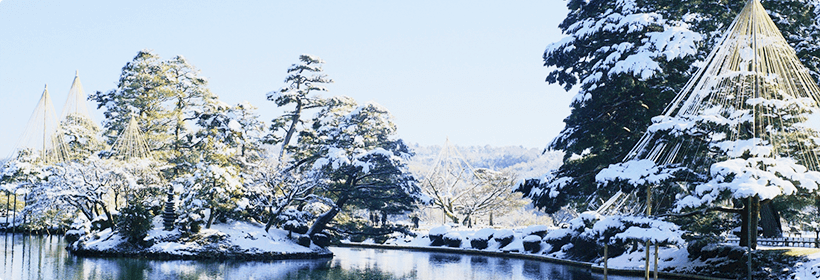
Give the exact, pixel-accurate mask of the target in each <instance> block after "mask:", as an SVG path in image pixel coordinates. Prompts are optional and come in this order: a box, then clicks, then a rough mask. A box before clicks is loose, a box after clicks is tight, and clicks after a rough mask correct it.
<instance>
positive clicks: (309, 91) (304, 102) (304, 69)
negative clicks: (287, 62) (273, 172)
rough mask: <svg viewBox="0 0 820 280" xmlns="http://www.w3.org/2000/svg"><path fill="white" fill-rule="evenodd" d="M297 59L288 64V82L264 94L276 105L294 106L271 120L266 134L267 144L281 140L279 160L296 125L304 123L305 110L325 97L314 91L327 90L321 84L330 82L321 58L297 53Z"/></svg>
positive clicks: (295, 133) (294, 131)
mask: <svg viewBox="0 0 820 280" xmlns="http://www.w3.org/2000/svg"><path fill="white" fill-rule="evenodd" d="M299 61H300V62H299V63H295V64H293V65H291V66H290V68H288V74H289V75H288V76H287V78H285V83H288V85H287V86H285V87H283V88H281V89H279V90H278V91H272V92H269V93H268V94H267V97H268V100H270V101H273V102H276V106H279V107H282V106H288V105H291V104H293V106H294V108H293V110H292V111H288V112H286V113H285V114H284V115H281V116H279V117H277V118H275V119H273V120H272V122H271V127H270V134H268V135H267V136H266V142H267V143H269V144H279V143H282V147H281V150H280V152H279V158H278V160H279V162H282V160H283V157H284V155H285V151H286V150H287V146H288V145H289V144H290V140H291V139H292V138H293V136H294V135H297V132H298V130H299V128H298V127H297V125H300V124H302V123H303V120H302V114H303V113H304V111H305V110H308V109H313V108H318V107H321V106H323V105H324V99H322V97H320V96H318V95H316V93H317V92H323V91H327V88H325V87H324V85H323V84H328V83H333V80H331V79H329V78H328V77H327V75H326V74H324V72H323V71H322V64H324V63H325V61H324V60H322V59H321V58H319V57H317V56H313V55H309V54H303V55H300V56H299Z"/></svg>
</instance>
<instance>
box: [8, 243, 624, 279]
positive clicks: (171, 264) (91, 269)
mask: <svg viewBox="0 0 820 280" xmlns="http://www.w3.org/2000/svg"><path fill="white" fill-rule="evenodd" d="M0 235H3V236H2V237H0V242H2V243H3V244H0V248H2V249H3V253H2V254H0V264H1V265H2V267H0V279H2V280H9V279H21V280H28V279H38V280H39V279H92V280H97V279H100V280H102V279H106V280H107V279H150V280H162V279H373V280H388V279H391V280H392V279H448V280H457V279H503V280H518V279H521V280H528V279H559V280H560V279H603V277H602V276H601V275H598V274H591V273H590V272H589V271H587V270H584V269H581V268H576V267H567V266H561V265H557V264H551V263H544V262H539V261H534V260H520V259H510V258H500V257H487V256H473V255H459V254H448V253H429V252H417V251H402V250H379V249H360V248H331V250H332V251H333V253H334V254H335V257H334V258H333V259H320V260H284V261H244V262H236V261H221V262H219V261H183V260H176V261H158V260H144V259H131V258H79V257H76V256H73V255H71V254H69V253H68V252H67V251H66V250H65V249H64V247H65V242H64V241H63V240H62V238H60V237H57V236H53V237H38V236H24V235H19V234H16V235H12V234H2V233H0ZM610 279H613V280H615V279H619V280H626V279H630V280H632V279H640V278H630V277H610Z"/></svg>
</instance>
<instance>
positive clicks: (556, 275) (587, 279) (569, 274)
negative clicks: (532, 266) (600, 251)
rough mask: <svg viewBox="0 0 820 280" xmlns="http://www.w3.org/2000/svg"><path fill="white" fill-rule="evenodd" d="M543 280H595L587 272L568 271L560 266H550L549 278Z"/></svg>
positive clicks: (578, 270)
mask: <svg viewBox="0 0 820 280" xmlns="http://www.w3.org/2000/svg"><path fill="white" fill-rule="evenodd" d="M610 278H611V276H610ZM544 279H578V280H591V279H596V278H594V277H592V274H591V273H589V271H585V270H581V269H570V268H568V267H561V266H552V268H551V269H550V271H549V277H546V278H544Z"/></svg>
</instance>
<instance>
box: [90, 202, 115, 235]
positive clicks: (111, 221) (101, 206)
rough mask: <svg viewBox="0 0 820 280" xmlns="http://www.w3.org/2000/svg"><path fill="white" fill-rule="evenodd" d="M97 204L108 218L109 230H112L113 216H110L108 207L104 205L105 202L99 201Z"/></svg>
mask: <svg viewBox="0 0 820 280" xmlns="http://www.w3.org/2000/svg"><path fill="white" fill-rule="evenodd" d="M97 204H99V205H100V208H102V210H103V213H105V217H106V218H108V228H110V229H111V231H114V217H112V216H111V212H108V208H106V207H105V204H102V203H99V202H98V203H97ZM95 205H96V204H95Z"/></svg>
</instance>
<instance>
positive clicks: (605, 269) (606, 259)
mask: <svg viewBox="0 0 820 280" xmlns="http://www.w3.org/2000/svg"><path fill="white" fill-rule="evenodd" d="M608 250H609V244H604V280H608V279H609V278H608V277H607V269H608V268H609V252H608Z"/></svg>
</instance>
